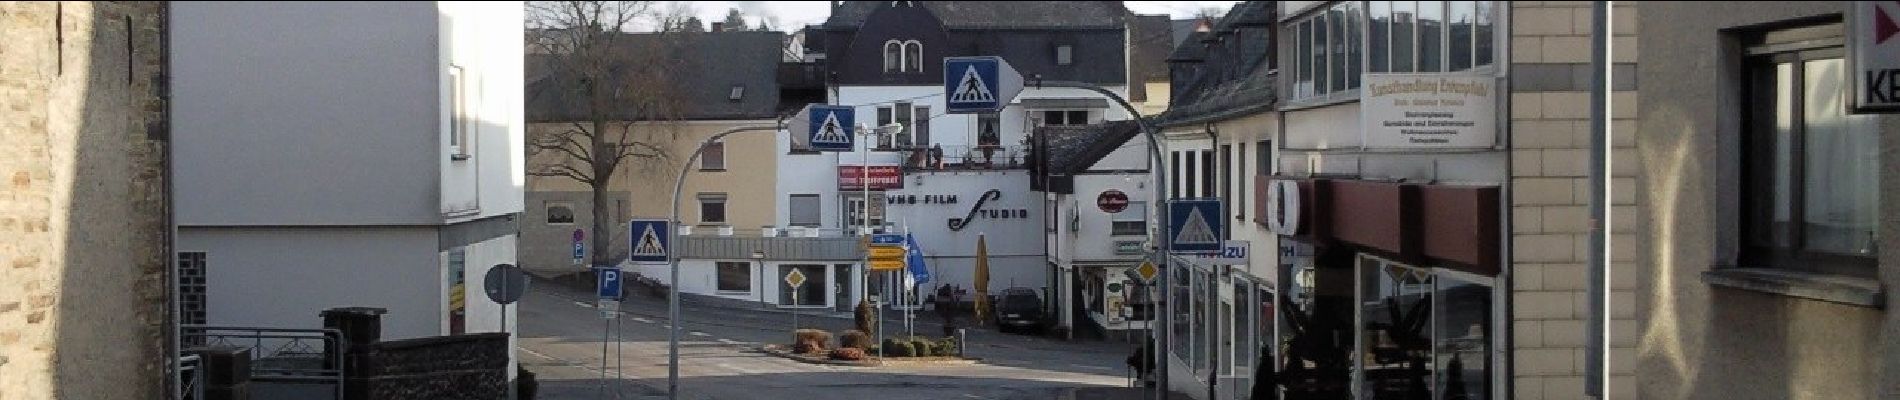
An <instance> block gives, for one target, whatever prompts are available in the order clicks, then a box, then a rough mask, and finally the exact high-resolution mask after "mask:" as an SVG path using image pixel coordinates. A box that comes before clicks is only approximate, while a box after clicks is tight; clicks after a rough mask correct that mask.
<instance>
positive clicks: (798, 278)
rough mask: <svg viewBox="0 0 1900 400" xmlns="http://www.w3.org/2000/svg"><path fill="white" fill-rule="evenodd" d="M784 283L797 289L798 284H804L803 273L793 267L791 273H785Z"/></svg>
mask: <svg viewBox="0 0 1900 400" xmlns="http://www.w3.org/2000/svg"><path fill="white" fill-rule="evenodd" d="M785 284H787V285H791V286H792V289H798V287H799V286H804V285H805V273H804V272H800V271H799V270H797V269H793V270H792V273H789V274H785Z"/></svg>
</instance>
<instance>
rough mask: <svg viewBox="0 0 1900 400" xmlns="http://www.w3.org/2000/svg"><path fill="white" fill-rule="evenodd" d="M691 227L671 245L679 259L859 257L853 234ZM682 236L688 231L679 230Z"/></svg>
mask: <svg viewBox="0 0 1900 400" xmlns="http://www.w3.org/2000/svg"><path fill="white" fill-rule="evenodd" d="M703 228H706V227H694V228H692V230H691V231H690V232H691V233H690V234H684V235H679V236H678V237H677V238H676V240H675V242H676V243H677V244H676V245H674V248H675V251H677V252H678V253H679V255H680V257H682V258H688V259H748V258H751V257H752V255H753V254H754V253H755V252H756V253H758V254H761V255H764V256H765V257H766V259H770V260H811V261H819V260H854V259H857V258H859V257H861V256H862V254H860V249H859V248H858V243H859V238H858V237H857V236H856V235H854V233H855V231H841V230H838V229H817V228H804V227H792V228H752V229H730V230H727V229H726V227H718V228H712V229H703ZM681 232H682V233H686V232H687V230H684V229H682V230H681Z"/></svg>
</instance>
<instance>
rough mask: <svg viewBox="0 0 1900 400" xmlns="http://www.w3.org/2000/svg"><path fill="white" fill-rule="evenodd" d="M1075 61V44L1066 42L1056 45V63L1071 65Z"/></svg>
mask: <svg viewBox="0 0 1900 400" xmlns="http://www.w3.org/2000/svg"><path fill="white" fill-rule="evenodd" d="M1074 63H1075V46H1070V45H1066V44H1065V45H1061V46H1056V65H1070V64H1074Z"/></svg>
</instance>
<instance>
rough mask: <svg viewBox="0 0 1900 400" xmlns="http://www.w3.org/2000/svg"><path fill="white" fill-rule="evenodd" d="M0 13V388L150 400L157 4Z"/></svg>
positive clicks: (156, 292)
mask: <svg viewBox="0 0 1900 400" xmlns="http://www.w3.org/2000/svg"><path fill="white" fill-rule="evenodd" d="M0 15H4V16H5V17H4V18H5V22H0V37H5V38H6V44H5V45H4V49H3V50H0V53H4V54H5V55H4V56H0V187H4V189H0V266H4V267H0V287H4V288H5V289H4V290H0V399H9V400H12V399H152V398H159V397H160V396H162V393H163V390H164V387H165V386H164V373H163V370H162V369H161V365H163V362H164V356H163V355H164V351H165V341H164V336H163V335H164V333H163V332H164V331H163V330H162V326H163V325H162V323H163V319H164V318H165V311H164V310H165V308H164V307H165V290H166V289H165V286H164V283H163V282H164V280H165V275H164V274H165V271H166V266H167V265H168V264H167V262H168V261H167V260H169V257H167V256H166V255H165V248H164V232H165V213H166V210H167V208H169V207H170V205H171V203H170V202H169V201H168V199H167V196H166V194H165V190H164V189H165V186H164V183H165V182H164V180H163V179H164V178H163V177H164V176H165V172H164V162H165V152H164V151H165V146H166V145H167V143H166V142H165V140H166V135H167V134H168V129H167V128H166V125H165V124H166V121H165V120H164V110H165V106H166V104H165V100H164V99H163V98H162V97H160V95H161V94H162V93H164V90H163V88H162V87H161V86H160V85H164V84H165V80H164V78H163V77H164V74H165V72H166V64H165V59H164V57H163V53H162V49H163V48H164V47H163V37H164V36H163V35H164V27H165V5H164V4H161V3H157V2H96V3H95V2H57V3H56V2H10V3H0Z"/></svg>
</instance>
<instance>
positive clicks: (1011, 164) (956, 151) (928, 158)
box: [880, 146, 1029, 172]
mask: <svg viewBox="0 0 1900 400" xmlns="http://www.w3.org/2000/svg"><path fill="white" fill-rule="evenodd" d="M880 150H883V151H894V152H898V153H899V154H901V155H902V157H903V165H904V172H924V171H972V170H1001V169H1023V168H1028V167H1029V165H1028V155H1029V151H1028V149H1027V148H1025V147H1023V146H934V147H930V148H916V147H907V148H898V149H880Z"/></svg>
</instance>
